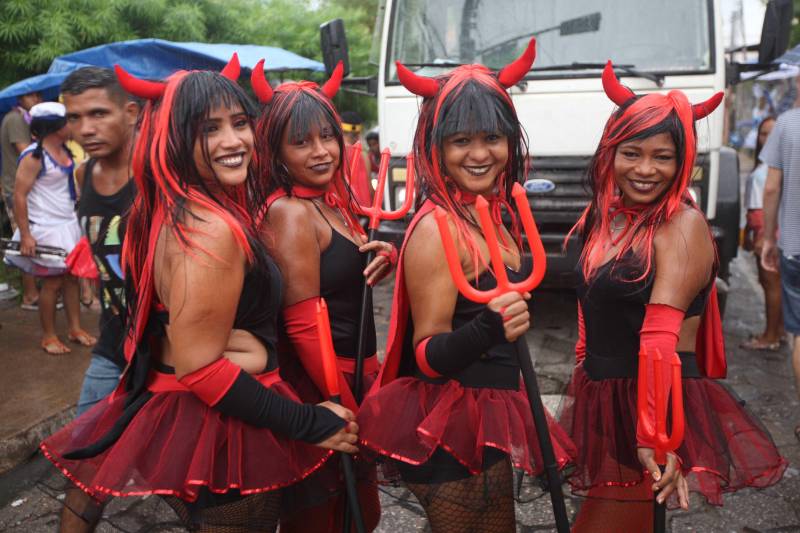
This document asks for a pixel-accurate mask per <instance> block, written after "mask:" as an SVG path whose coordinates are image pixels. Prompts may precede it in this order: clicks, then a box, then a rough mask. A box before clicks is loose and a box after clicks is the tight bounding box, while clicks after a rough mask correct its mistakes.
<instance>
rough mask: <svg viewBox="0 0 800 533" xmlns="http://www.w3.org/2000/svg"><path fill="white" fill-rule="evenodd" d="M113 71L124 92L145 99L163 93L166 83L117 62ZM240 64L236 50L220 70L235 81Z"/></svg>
mask: <svg viewBox="0 0 800 533" xmlns="http://www.w3.org/2000/svg"><path fill="white" fill-rule="evenodd" d="M114 72H115V73H116V74H117V80H119V84H120V86H121V87H122V88H123V89H125V91H126V92H128V93H130V94H132V95H134V96H138V97H139V98H146V99H147V100H158V99H159V98H161V96H162V95H163V94H164V90H165V89H166V87H167V84H166V83H164V82H161V81H148V80H142V79H139V78H137V77H135V76H133V75H132V74H130V73H128V71H126V70H125V69H124V68H122V67H121V66H119V64H116V65H114ZM240 72H241V66H240V65H239V56H238V54H237V53H236V52H234V53H233V55H232V56H231V59H230V61H228V64H227V65H225V68H223V69H222V71H221V72H220V74H221V75H223V76H225V77H226V78H228V79H229V80H233V81H236V80H237V79H238V78H239V73H240Z"/></svg>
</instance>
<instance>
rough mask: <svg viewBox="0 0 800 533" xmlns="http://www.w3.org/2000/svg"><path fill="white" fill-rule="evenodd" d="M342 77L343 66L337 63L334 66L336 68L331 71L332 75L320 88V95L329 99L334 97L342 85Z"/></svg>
mask: <svg viewBox="0 0 800 533" xmlns="http://www.w3.org/2000/svg"><path fill="white" fill-rule="evenodd" d="M343 77H344V64H342V62H341V61H339V62H338V63H337V64H336V68H335V69H333V74H331V77H330V79H329V80H328V81H326V82H325V84H324V85H323V86H322V89H320V90H321V91H322V93H323V94H324V95H325V96H327V97H328V98H330V99H331V100H332V99H333V97H334V96H336V93H338V92H339V86H340V85H341V84H342V78H343Z"/></svg>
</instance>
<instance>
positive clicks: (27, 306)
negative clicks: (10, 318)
mask: <svg viewBox="0 0 800 533" xmlns="http://www.w3.org/2000/svg"><path fill="white" fill-rule="evenodd" d="M19 308H20V309H22V310H23V311H38V310H39V300H38V299H36V300H34V301H32V302H26V301H25V300H22V303H21V304H20V306H19Z"/></svg>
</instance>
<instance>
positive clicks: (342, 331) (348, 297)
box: [312, 202, 376, 358]
mask: <svg viewBox="0 0 800 533" xmlns="http://www.w3.org/2000/svg"><path fill="white" fill-rule="evenodd" d="M312 204H313V205H314V207H315V208H316V209H317V211H318V212H319V214H320V215H321V216H322V218H323V219H325V222H327V223H328V226H329V227H330V228H331V242H330V244H329V245H328V247H327V248H325V250H323V251H322V253H321V254H320V258H319V295H320V296H321V297H322V298H325V302H326V303H327V304H328V314H329V316H330V322H331V337H333V347H334V349H335V350H336V354H337V355H340V356H342V357H350V358H355V357H356V355H357V354H358V325H359V322H360V320H361V291H362V288H363V286H364V275H363V274H362V272H363V270H364V267H365V265H364V257H365V256H364V254H362V253H361V252H359V251H358V246H356V245H355V243H353V242H352V241H351V240H350V239H348V238H347V237H345V236H344V235H342V234H341V233H339V232H338V231H336V229H335V228H334V227H333V226H332V225H331V223H330V221H328V219H327V218H326V217H325V215H324V214H323V213H322V210H321V209H320V208H319V206H317V204H315V203H314V202H312ZM365 334H366V337H367V338H366V350H367V351H366V355H367V356H370V355H372V354H374V353H375V349H376V340H375V317H374V314H373V309H372V294H370V295H369V299H368V300H367V322H366V324H365Z"/></svg>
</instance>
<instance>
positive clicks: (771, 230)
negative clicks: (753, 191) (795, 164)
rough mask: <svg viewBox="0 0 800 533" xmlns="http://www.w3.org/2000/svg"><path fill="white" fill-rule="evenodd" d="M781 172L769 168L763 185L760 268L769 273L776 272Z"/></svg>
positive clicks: (777, 169) (781, 183) (781, 184)
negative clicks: (762, 238) (762, 227)
mask: <svg viewBox="0 0 800 533" xmlns="http://www.w3.org/2000/svg"><path fill="white" fill-rule="evenodd" d="M782 186H783V171H782V170H781V169H779V168H775V167H769V170H768V171H767V181H766V183H765V184H764V196H763V201H764V243H763V245H762V248H761V266H763V267H764V269H766V270H769V271H771V272H777V271H778V247H777V246H776V243H775V235H776V231H777V229H778V206H779V205H780V202H781V188H782Z"/></svg>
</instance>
